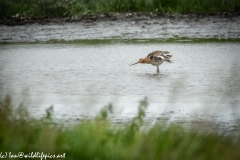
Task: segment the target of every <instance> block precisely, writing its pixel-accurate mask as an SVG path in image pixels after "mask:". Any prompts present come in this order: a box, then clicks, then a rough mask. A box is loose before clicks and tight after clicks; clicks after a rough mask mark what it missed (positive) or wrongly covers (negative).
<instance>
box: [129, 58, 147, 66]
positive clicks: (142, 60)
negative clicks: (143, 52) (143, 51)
mask: <svg viewBox="0 0 240 160" xmlns="http://www.w3.org/2000/svg"><path fill="white" fill-rule="evenodd" d="M139 63H147V62H146V60H145V59H144V58H140V59H139V60H138V61H137V62H136V63H133V64H131V65H130V66H132V65H135V64H139Z"/></svg>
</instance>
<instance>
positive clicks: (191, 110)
mask: <svg viewBox="0 0 240 160" xmlns="http://www.w3.org/2000/svg"><path fill="white" fill-rule="evenodd" d="M0 50H1V52H0V75H1V76H0V82H1V83H2V93H1V94H2V96H3V95H5V94H10V95H11V96H13V98H14V99H15V100H16V103H18V102H19V99H22V98H23V97H25V99H24V101H25V103H27V106H29V107H28V110H29V111H30V112H31V113H32V114H33V115H35V116H42V115H43V114H44V113H45V109H46V108H47V107H49V106H51V105H53V106H54V113H55V116H56V117H57V118H64V119H70V120H71V119H72V120H73V119H78V118H79V117H81V116H84V115H88V116H89V115H90V116H94V115H95V114H96V113H98V111H99V109H100V108H101V107H103V106H104V105H107V104H108V103H109V102H111V103H113V106H114V112H115V117H116V118H119V117H121V118H127V117H132V116H134V115H135V114H136V113H137V107H138V104H139V101H140V100H141V99H143V98H144V97H145V96H147V97H148V101H149V107H148V110H147V116H148V117H149V118H151V117H155V118H156V117H161V116H164V115H166V114H165V113H168V115H169V114H170V115H171V116H170V117H172V118H173V119H177V118H191V117H195V118H196V117H200V118H203V119H211V118H213V117H214V118H215V120H218V121H225V122H226V121H231V120H236V119H238V117H239V115H240V112H239V111H240V110H239V109H238V108H239V104H240V94H239V93H240V86H239V84H240V70H239V68H240V62H239V59H238V58H237V57H238V56H239V51H240V45H239V43H159V44H151V43H148V44H145V43H138V44H121V43H120V44H102V45H101V44H98V45H92V44H87V45H86V44H78V43H70V44H63V43H62V44H61V43H60V44H42V43H38V44H7V45H1V46H0ZM154 50H167V51H169V52H170V53H172V55H173V57H172V60H173V63H172V64H170V63H163V64H162V65H161V66H160V74H159V75H157V74H156V67H155V66H152V65H147V64H139V65H135V66H129V65H130V64H132V63H134V62H136V61H138V59H139V58H142V57H145V56H146V55H147V54H148V53H149V52H152V51H154ZM209 116H210V117H209Z"/></svg>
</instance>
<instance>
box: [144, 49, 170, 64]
mask: <svg viewBox="0 0 240 160" xmlns="http://www.w3.org/2000/svg"><path fill="white" fill-rule="evenodd" d="M147 57H148V58H149V59H150V60H151V61H155V62H160V61H165V60H169V59H170V58H171V57H172V55H170V53H169V52H168V51H153V52H151V53H149V54H148V56H147Z"/></svg>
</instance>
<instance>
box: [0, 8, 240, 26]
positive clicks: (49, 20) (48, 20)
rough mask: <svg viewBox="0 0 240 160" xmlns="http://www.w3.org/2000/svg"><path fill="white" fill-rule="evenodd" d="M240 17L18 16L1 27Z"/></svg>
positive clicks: (0, 22)
mask: <svg viewBox="0 0 240 160" xmlns="http://www.w3.org/2000/svg"><path fill="white" fill-rule="evenodd" d="M236 17H240V11H235V12H217V13H189V14H163V13H148V12H134V13H99V14H88V15H81V16H74V17H61V18H56V17H20V16H18V15H16V16H12V17H5V18H0V25H6V26H19V25H28V24H41V25H47V24H61V23H74V22H79V23H94V22H104V21H108V22H109V21H113V22H114V21H142V20H151V19H152V20H156V19H161V18H167V19H189V20H191V19H194V20H196V19H202V18H229V19H231V18H236Z"/></svg>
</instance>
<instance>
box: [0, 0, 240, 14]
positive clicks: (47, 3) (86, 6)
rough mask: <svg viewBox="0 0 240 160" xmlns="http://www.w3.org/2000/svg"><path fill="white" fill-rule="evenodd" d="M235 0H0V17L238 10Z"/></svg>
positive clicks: (237, 1) (237, 3)
mask: <svg viewBox="0 0 240 160" xmlns="http://www.w3.org/2000/svg"><path fill="white" fill-rule="evenodd" d="M239 7H240V1H239V0H0V17H8V16H15V15H17V14H18V15H19V16H23V17H41V16H49V17H67V16H78V15H85V14H89V13H94V14H96V13H105V12H154V13H155V12H158V13H196V12H222V11H234V10H237V9H239Z"/></svg>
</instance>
